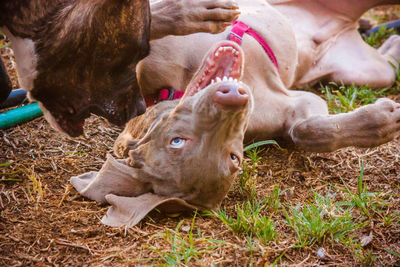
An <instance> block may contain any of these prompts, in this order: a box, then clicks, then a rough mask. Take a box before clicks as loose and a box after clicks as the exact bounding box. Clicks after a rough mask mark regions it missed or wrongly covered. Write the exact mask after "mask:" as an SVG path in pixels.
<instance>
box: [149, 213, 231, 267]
mask: <svg viewBox="0 0 400 267" xmlns="http://www.w3.org/2000/svg"><path fill="white" fill-rule="evenodd" d="M195 219H196V214H195V216H194V217H193V220H192V223H191V226H190V229H189V231H188V232H187V233H182V232H184V231H183V230H182V229H181V228H182V225H183V223H184V221H183V220H182V221H180V222H179V223H178V225H177V226H176V228H175V230H172V229H167V230H166V231H165V232H164V233H160V234H156V235H154V236H153V237H152V239H153V238H158V239H161V240H165V241H167V242H168V243H169V247H170V249H169V250H168V251H164V250H160V249H158V248H156V247H148V248H149V249H151V250H152V251H154V252H156V253H157V254H158V255H159V256H160V258H159V259H157V260H158V262H163V264H160V265H161V266H191V265H193V264H194V262H196V263H197V264H199V265H201V266H203V264H202V262H201V256H202V255H204V254H206V253H213V252H214V251H215V250H216V249H217V248H219V247H221V246H223V245H226V244H228V243H227V242H224V241H221V240H216V239H208V238H205V237H203V235H202V234H201V231H200V229H197V231H195V229H194V223H195ZM230 245H232V244H230Z"/></svg>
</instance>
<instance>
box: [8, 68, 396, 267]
mask: <svg viewBox="0 0 400 267" xmlns="http://www.w3.org/2000/svg"><path fill="white" fill-rule="evenodd" d="M7 64H11V63H9V62H8V63H7ZM14 78H15V77H14ZM14 83H15V79H14ZM391 97H392V98H394V99H397V100H399V96H395V95H393V96H391ZM120 130H121V129H119V128H117V127H113V126H111V125H109V124H108V123H107V122H106V121H105V120H103V119H101V118H98V117H92V118H91V119H90V120H89V121H88V123H87V124H86V126H85V136H83V137H80V138H76V139H70V138H68V137H65V136H62V135H60V134H59V133H57V132H55V131H54V130H53V129H51V128H50V127H49V125H48V124H47V122H46V121H45V120H44V119H43V118H39V119H36V120H34V121H32V122H29V123H27V124H24V125H22V126H18V127H15V128H12V129H8V130H4V131H1V132H0V164H2V165H0V179H1V180H0V265H1V266H11V265H13V266H27V265H31V266H45V265H61V266H67V265H70V266H81V265H86V266H99V265H103V266H116V265H122V266H133V265H150V264H163V263H165V261H163V260H162V259H161V256H160V253H159V252H166V253H172V252H171V251H172V250H171V244H172V242H171V238H176V240H178V243H180V244H182V243H184V242H188V243H190V242H189V241H190V236H191V233H192V230H193V235H192V238H194V239H193V240H192V241H193V242H192V243H193V245H194V247H195V248H196V249H197V250H198V251H200V252H201V253H199V254H198V258H199V260H196V259H195V258H193V259H192V260H191V261H190V262H189V263H188V265H190V266H194V265H196V266H197V265H204V266H211V265H212V264H214V266H216V265H222V266H246V265H249V266H250V265H255V266H262V265H271V264H273V263H274V262H276V263H277V264H278V265H285V266H311V265H312V266H315V265H325V266H349V265H354V266H357V265H368V264H371V265H386V266H393V265H396V264H397V265H399V264H400V258H399V257H397V256H396V255H395V252H397V253H400V247H399V244H400V221H399V218H396V219H393V221H391V222H388V221H387V220H388V216H389V215H392V214H396V213H398V212H400V160H399V157H400V139H397V140H395V141H392V142H390V143H388V144H386V145H382V146H380V147H378V148H374V149H355V148H347V149H342V150H339V151H337V152H335V153H300V152H291V151H286V150H281V149H276V148H268V149H266V150H265V151H264V152H263V153H262V154H261V160H260V161H258V162H252V161H251V160H250V159H247V162H248V163H249V165H250V166H252V167H253V168H254V170H255V171H254V173H253V176H252V177H251V179H253V182H254V184H253V185H254V186H255V189H256V190H255V192H256V195H255V196H253V197H254V199H257V200H260V199H264V198H265V197H267V196H269V195H270V194H271V192H272V190H273V188H274V187H275V186H279V188H280V189H281V190H282V191H283V190H285V191H284V192H283V193H282V194H281V195H279V197H278V201H279V202H280V203H281V204H282V207H283V208H286V209H288V208H289V207H293V206H296V205H297V204H299V203H300V204H301V206H305V205H307V204H308V203H309V202H311V201H312V198H313V194H314V193H313V191H315V192H318V193H320V194H321V195H325V194H327V192H328V191H329V189H330V188H331V190H335V192H336V195H335V197H334V201H335V202H339V201H342V200H344V199H346V197H347V196H346V193H345V192H344V191H341V190H340V189H343V188H344V184H346V185H347V186H348V187H349V189H350V190H351V191H352V192H353V193H355V192H357V187H358V184H357V178H358V177H359V172H360V161H361V160H363V161H364V162H365V171H364V182H365V185H366V186H367V189H368V192H377V195H379V198H378V200H379V201H386V202H387V205H383V206H381V207H380V210H379V211H374V210H373V209H372V208H371V207H368V209H369V212H370V213H371V215H370V216H369V217H368V216H364V215H363V214H362V212H361V211H360V210H359V209H356V208H355V209H353V210H352V216H353V218H354V221H357V222H362V223H363V224H364V225H363V227H362V228H360V229H357V230H354V231H351V232H350V233H349V234H348V235H346V238H347V239H346V240H344V241H335V240H332V239H331V238H330V237H329V236H327V237H325V238H323V239H322V240H319V241H318V242H315V243H313V244H310V245H306V246H305V247H303V248H296V247H295V246H294V245H295V244H296V236H295V233H294V231H293V229H292V228H291V227H289V225H288V224H287V223H286V222H285V220H286V218H285V216H284V212H283V208H282V207H281V208H278V209H277V210H274V209H271V210H266V211H265V212H264V213H265V215H266V216H267V217H269V216H272V219H273V221H274V222H276V226H275V230H276V231H277V238H276V239H274V240H273V241H271V242H267V243H265V244H263V243H261V242H260V241H259V240H258V239H257V238H254V237H252V238H250V237H246V236H243V235H236V234H234V233H233V232H232V231H231V230H230V228H228V227H227V226H226V225H224V224H223V223H222V222H221V221H220V220H219V219H218V218H216V217H212V216H205V215H197V216H196V219H195V222H194V224H193V227H191V225H192V221H193V215H192V214H187V215H186V216H183V215H181V216H179V217H175V218H170V217H165V216H160V215H158V214H155V213H154V214H153V215H152V216H150V217H147V218H145V219H144V220H143V221H142V222H141V223H140V224H139V225H138V226H136V227H134V228H131V229H122V228H121V229H116V228H110V227H107V226H104V225H103V224H101V222H100V218H101V217H102V216H103V215H104V214H105V211H106V209H107V206H102V205H99V204H97V203H95V202H93V201H87V200H86V199H84V198H82V197H81V196H80V195H79V194H78V193H77V192H76V191H75V190H74V189H72V188H71V186H70V184H69V182H68V180H69V178H70V177H71V176H73V175H77V174H80V173H83V172H87V171H91V170H98V169H99V168H100V167H101V165H102V163H103V162H104V159H105V155H106V154H107V153H110V152H111V151H112V145H113V141H114V140H115V138H116V137H117V135H118V133H119V132H120ZM332 188H333V189H332ZM378 193H379V194H378ZM247 198H248V196H247V195H246V194H245V192H244V191H243V190H241V189H240V186H239V182H237V183H236V184H235V185H234V186H233V188H232V190H231V191H230V192H229V194H228V196H227V197H226V198H225V200H224V202H223V204H222V208H223V209H224V210H226V213H227V214H229V215H231V216H236V210H237V204H238V203H244V202H245V201H247ZM182 220H183V222H182ZM180 223H182V227H179V229H176V227H177V225H178V224H180ZM166 229H172V230H173V229H176V233H175V234H174V233H173V232H171V231H167V232H166ZM189 229H190V230H189ZM198 230H200V232H201V236H200V237H199V233H198ZM171 235H172V237H171ZM367 236H370V237H372V240H370V241H371V242H370V243H368V244H367V245H366V246H364V247H362V246H361V245H360V244H361V241H362V239H365V237H367ZM212 240H219V241H222V242H220V243H218V244H217V245H215V246H212V248H211V249H210V246H211V245H210V244H211V243H210V242H211V241H212ZM321 248H322V249H323V250H324V251H325V252H324V257H322V258H321V257H319V256H318V254H317V252H318V250H319V249H321ZM390 251H391V252H390ZM177 253H179V251H178V252H177Z"/></svg>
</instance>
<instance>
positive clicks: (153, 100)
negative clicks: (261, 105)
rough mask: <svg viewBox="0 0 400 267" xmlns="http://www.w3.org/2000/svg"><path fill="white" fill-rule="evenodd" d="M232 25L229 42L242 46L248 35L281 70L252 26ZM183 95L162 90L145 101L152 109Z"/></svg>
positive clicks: (239, 22) (242, 23)
mask: <svg viewBox="0 0 400 267" xmlns="http://www.w3.org/2000/svg"><path fill="white" fill-rule="evenodd" d="M232 25H233V27H232V29H231V32H230V33H229V35H228V40H230V41H233V42H235V43H237V44H238V45H242V39H243V35H244V34H245V33H247V34H248V35H250V36H252V37H253V38H254V39H256V40H257V42H259V43H260V45H261V46H262V47H263V48H264V51H265V52H266V53H267V55H268V57H269V58H270V59H271V61H272V63H274V65H275V67H276V68H277V69H279V66H278V61H277V60H276V57H275V54H274V52H273V51H272V49H271V47H269V45H268V43H267V41H265V40H264V39H263V38H262V37H261V36H260V35H259V34H258V33H257V32H255V31H254V30H253V29H252V28H250V26H248V25H247V24H246V23H244V22H242V21H239V20H237V21H234V22H233V23H232ZM183 94H184V92H183V91H175V90H174V89H173V88H169V89H161V90H160V91H159V93H158V94H151V95H145V96H144V99H145V101H146V106H147V107H150V106H152V105H155V104H157V103H158V102H161V101H164V100H174V99H179V98H181V97H182V96H183Z"/></svg>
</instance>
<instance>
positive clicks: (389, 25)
mask: <svg viewBox="0 0 400 267" xmlns="http://www.w3.org/2000/svg"><path fill="white" fill-rule="evenodd" d="M381 27H386V29H392V28H394V29H396V30H400V20H394V21H389V22H386V23H382V24H379V25H378V26H376V27H374V28H372V29H370V30H368V31H367V32H366V33H365V34H366V35H367V36H370V35H371V34H372V33H377V32H378V31H379V29H380V28H381Z"/></svg>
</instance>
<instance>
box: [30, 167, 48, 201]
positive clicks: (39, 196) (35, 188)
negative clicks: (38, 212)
mask: <svg viewBox="0 0 400 267" xmlns="http://www.w3.org/2000/svg"><path fill="white" fill-rule="evenodd" d="M28 177H29V180H30V181H31V182H32V183H31V186H28V187H27V190H28V193H29V195H30V196H31V198H32V199H33V200H36V202H40V201H43V196H44V190H43V185H42V182H41V181H40V178H39V177H38V176H37V175H36V174H35V173H33V172H32V174H31V175H29V176H28Z"/></svg>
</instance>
